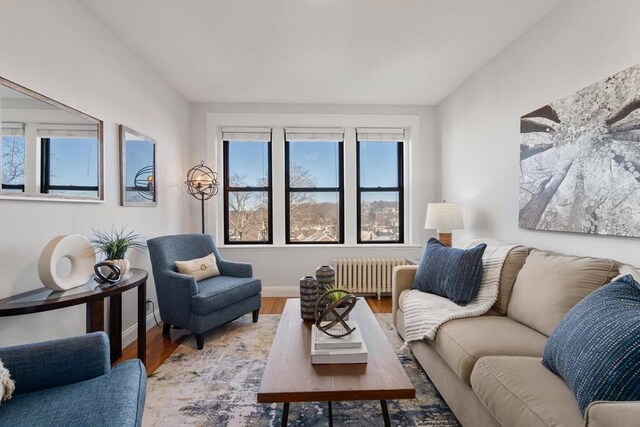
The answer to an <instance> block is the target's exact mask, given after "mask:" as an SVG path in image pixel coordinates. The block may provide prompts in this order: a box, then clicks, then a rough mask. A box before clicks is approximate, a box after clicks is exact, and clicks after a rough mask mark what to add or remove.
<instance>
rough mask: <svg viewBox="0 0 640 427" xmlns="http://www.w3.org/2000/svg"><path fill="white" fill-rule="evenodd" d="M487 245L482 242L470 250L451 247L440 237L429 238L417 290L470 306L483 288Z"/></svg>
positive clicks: (415, 283) (419, 270)
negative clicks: (484, 255)
mask: <svg viewBox="0 0 640 427" xmlns="http://www.w3.org/2000/svg"><path fill="white" fill-rule="evenodd" d="M486 247H487V245H486V244H484V243H481V244H479V245H478V246H476V247H474V248H471V249H466V250H465V249H457V248H449V247H447V246H445V245H443V244H442V243H440V241H439V240H438V239H434V238H431V239H429V241H428V242H427V246H426V247H425V248H424V252H423V253H422V258H421V259H420V264H419V265H418V271H416V277H415V279H414V281H413V289H418V290H420V291H422V292H429V293H431V294H436V295H439V296H441V297H445V298H449V299H450V300H451V301H453V302H455V303H456V304H458V305H466V304H467V303H468V302H469V301H471V300H472V299H473V298H475V296H476V295H477V294H478V291H479V290H480V283H481V282H482V254H484V250H485V248H486Z"/></svg>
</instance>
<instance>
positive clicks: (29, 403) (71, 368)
mask: <svg viewBox="0 0 640 427" xmlns="http://www.w3.org/2000/svg"><path fill="white" fill-rule="evenodd" d="M0 359H1V360H2V363H3V364H4V366H5V367H6V368H7V369H8V370H9V372H10V373H11V377H12V378H13V380H14V381H15V383H16V389H15V392H14V394H13V397H12V398H11V399H10V400H7V401H6V402H3V403H2V405H1V406H0V426H30V427H33V426H105V427H106V426H109V427H111V426H114V427H115V426H140V425H141V423H142V413H143V411H144V400H145V395H146V389H147V371H146V370H145V368H144V365H143V364H142V362H140V360H137V359H136V360H128V361H126V362H122V363H119V364H118V365H116V366H115V367H114V368H113V369H111V364H110V355H109V338H108V337H107V334H105V333H104V332H95V333H92V334H87V335H82V336H78V337H72V338H63V339H59V340H53V341H45V342H41V343H36V344H25V345H19V346H15V347H5V348H0Z"/></svg>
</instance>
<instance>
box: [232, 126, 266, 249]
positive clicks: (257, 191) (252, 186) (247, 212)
mask: <svg viewBox="0 0 640 427" xmlns="http://www.w3.org/2000/svg"><path fill="white" fill-rule="evenodd" d="M222 139H223V156H224V209H225V211H224V219H225V221H224V235H225V244H269V243H272V241H273V237H272V234H273V231H272V230H273V225H272V223H273V221H272V207H271V205H272V203H271V200H272V178H271V129H270V128H261V129H259V128H248V129H234V128H224V129H223V131H222Z"/></svg>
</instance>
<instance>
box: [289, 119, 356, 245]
mask: <svg viewBox="0 0 640 427" xmlns="http://www.w3.org/2000/svg"><path fill="white" fill-rule="evenodd" d="M343 143H344V130H343V129H305V128H287V129H285V203H286V208H285V215H286V220H285V223H286V242H287V243H292V244H325V243H343V242H344V162H343V158H344V154H343Z"/></svg>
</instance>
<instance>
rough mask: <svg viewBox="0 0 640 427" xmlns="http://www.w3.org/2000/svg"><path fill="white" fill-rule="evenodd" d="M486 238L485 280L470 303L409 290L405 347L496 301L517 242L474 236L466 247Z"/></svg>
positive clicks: (482, 311) (473, 314) (488, 307)
mask: <svg viewBox="0 0 640 427" xmlns="http://www.w3.org/2000/svg"><path fill="white" fill-rule="evenodd" d="M483 242H484V243H486V244H487V248H486V249H485V251H484V254H483V256H482V264H483V273H482V283H481V284H480V290H479V291H478V295H476V297H475V298H474V299H472V300H471V301H470V302H469V303H468V304H467V305H465V306H460V305H458V304H456V303H454V302H453V301H451V300H450V299H448V298H444V297H440V296H438V295H434V294H430V293H427V292H421V291H419V290H417V289H413V290H411V291H409V293H408V294H407V296H406V298H405V300H404V305H403V311H404V331H405V332H404V334H405V335H404V338H405V345H404V346H403V349H404V348H407V347H408V344H409V343H411V342H413V341H420V340H422V339H424V338H427V339H429V340H433V339H434V338H435V336H436V332H438V328H439V327H440V326H441V325H442V324H444V323H446V322H448V321H450V320H454V319H462V318H466V317H476V316H482V315H483V314H485V313H486V312H487V311H489V309H490V308H491V307H492V306H493V304H495V302H496V300H497V299H498V289H499V283H500V272H501V271H502V266H503V264H504V260H505V259H506V257H507V255H508V254H509V251H511V249H513V248H514V247H515V246H516V245H513V244H511V243H506V242H500V241H490V240H489V241H488V240H474V241H472V242H470V243H469V244H467V245H466V248H470V247H473V246H475V245H477V244H479V243H483Z"/></svg>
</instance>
